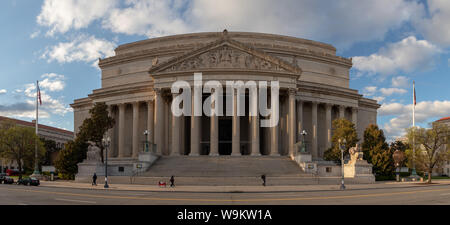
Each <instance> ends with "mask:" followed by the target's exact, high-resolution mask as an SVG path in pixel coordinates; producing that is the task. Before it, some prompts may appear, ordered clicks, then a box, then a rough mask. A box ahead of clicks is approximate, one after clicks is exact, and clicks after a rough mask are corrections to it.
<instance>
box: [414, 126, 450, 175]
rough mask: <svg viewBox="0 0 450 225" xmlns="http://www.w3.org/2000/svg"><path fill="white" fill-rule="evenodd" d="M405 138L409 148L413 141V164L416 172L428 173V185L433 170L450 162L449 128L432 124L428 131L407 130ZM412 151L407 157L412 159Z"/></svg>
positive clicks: (418, 129)
mask: <svg viewBox="0 0 450 225" xmlns="http://www.w3.org/2000/svg"><path fill="white" fill-rule="evenodd" d="M407 137H408V141H409V142H410V144H411V146H413V143H412V140H413V138H414V140H415V153H416V154H415V155H414V162H415V165H416V168H417V169H418V170H421V171H424V172H428V180H427V182H428V183H431V175H432V173H433V169H436V168H440V167H441V166H442V164H443V163H444V162H446V161H448V160H450V148H449V145H450V128H449V127H448V126H447V125H444V124H439V123H433V124H432V125H431V128H430V129H425V128H415V129H414V128H408V129H407ZM412 152H413V151H412V150H410V151H407V155H408V157H410V158H413V153H412Z"/></svg>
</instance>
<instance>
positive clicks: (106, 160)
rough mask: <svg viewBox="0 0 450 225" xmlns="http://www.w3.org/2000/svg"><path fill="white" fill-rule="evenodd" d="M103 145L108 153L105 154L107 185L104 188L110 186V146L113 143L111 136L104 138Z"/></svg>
mask: <svg viewBox="0 0 450 225" xmlns="http://www.w3.org/2000/svg"><path fill="white" fill-rule="evenodd" d="M102 142H103V146H105V149H106V154H105V186H104V188H109V185H108V148H109V145H110V144H111V139H110V138H109V137H107V138H103V139H102Z"/></svg>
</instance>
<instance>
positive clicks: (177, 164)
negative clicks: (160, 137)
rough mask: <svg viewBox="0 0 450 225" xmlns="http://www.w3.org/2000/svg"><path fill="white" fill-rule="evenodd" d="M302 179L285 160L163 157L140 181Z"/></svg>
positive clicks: (272, 158) (267, 157)
mask: <svg viewBox="0 0 450 225" xmlns="http://www.w3.org/2000/svg"><path fill="white" fill-rule="evenodd" d="M262 174H266V176H291V177H302V176H307V177H309V176H310V175H309V174H305V173H304V172H302V170H301V169H300V167H299V166H298V164H297V163H296V162H294V161H293V160H291V159H290V158H289V157H286V156H218V157H211V156H163V157H161V158H160V159H159V160H158V161H156V162H155V163H154V164H153V165H152V166H151V167H150V169H149V171H147V172H144V173H141V174H139V176H141V177H170V176H176V177H260V176H261V175H262Z"/></svg>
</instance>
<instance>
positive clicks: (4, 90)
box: [0, 89, 8, 95]
mask: <svg viewBox="0 0 450 225" xmlns="http://www.w3.org/2000/svg"><path fill="white" fill-rule="evenodd" d="M7 92H8V91H7V90H6V89H0V95H2V94H6V93H7Z"/></svg>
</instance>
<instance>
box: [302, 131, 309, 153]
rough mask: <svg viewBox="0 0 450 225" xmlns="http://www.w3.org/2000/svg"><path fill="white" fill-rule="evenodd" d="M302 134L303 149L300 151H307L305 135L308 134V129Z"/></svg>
mask: <svg viewBox="0 0 450 225" xmlns="http://www.w3.org/2000/svg"><path fill="white" fill-rule="evenodd" d="M300 134H301V135H302V149H301V150H300V151H301V152H303V153H305V152H306V144H305V136H306V135H308V134H307V133H306V130H303V131H302V133H300Z"/></svg>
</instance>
